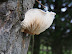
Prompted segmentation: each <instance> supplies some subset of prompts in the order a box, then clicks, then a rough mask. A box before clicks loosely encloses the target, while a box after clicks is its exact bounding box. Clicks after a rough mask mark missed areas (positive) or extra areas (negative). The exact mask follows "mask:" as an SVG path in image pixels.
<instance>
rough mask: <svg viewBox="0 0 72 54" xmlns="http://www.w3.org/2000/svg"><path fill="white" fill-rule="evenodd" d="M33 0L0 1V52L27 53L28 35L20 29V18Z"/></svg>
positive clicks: (5, 53) (31, 4) (9, 53)
mask: <svg viewBox="0 0 72 54" xmlns="http://www.w3.org/2000/svg"><path fill="white" fill-rule="evenodd" d="M34 2H35V0H1V1H0V54H27V51H28V46H29V42H30V36H28V35H27V34H26V35H25V34H24V33H22V32H21V31H20V28H21V25H20V22H21V21H20V20H21V18H22V19H24V14H25V12H26V11H27V10H28V9H31V8H33V5H34Z"/></svg>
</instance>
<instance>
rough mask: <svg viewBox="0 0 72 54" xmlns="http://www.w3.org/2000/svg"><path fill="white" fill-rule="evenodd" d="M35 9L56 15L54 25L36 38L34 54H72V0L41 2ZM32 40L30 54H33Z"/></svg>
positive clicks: (40, 0)
mask: <svg viewBox="0 0 72 54" xmlns="http://www.w3.org/2000/svg"><path fill="white" fill-rule="evenodd" d="M39 2H40V3H42V4H43V5H44V6H45V7H46V8H43V7H42V6H41V5H40V4H39V3H38V2H36V3H35V5H34V8H39V9H42V10H44V11H47V10H48V11H53V12H55V13H56V16H55V19H54V22H53V24H52V25H51V26H50V28H49V29H47V30H46V31H45V32H43V33H41V34H40V35H36V36H34V38H35V39H34V48H33V49H34V50H33V54H72V0H39ZM32 41H33V40H31V43H30V47H29V51H28V54H32V44H33V42H32Z"/></svg>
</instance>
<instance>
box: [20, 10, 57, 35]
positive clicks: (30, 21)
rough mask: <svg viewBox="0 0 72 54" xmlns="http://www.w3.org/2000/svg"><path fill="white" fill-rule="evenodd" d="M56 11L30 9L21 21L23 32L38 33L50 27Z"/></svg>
mask: <svg viewBox="0 0 72 54" xmlns="http://www.w3.org/2000/svg"><path fill="white" fill-rule="evenodd" d="M55 15H56V13H54V12H49V11H46V12H44V11H43V10H40V9H30V10H28V11H27V12H26V13H25V19H24V20H23V21H22V22H21V26H22V29H21V31H22V32H25V33H29V34H32V35H35V34H36V35H38V34H40V33H41V32H43V31H45V30H46V29H48V28H49V27H50V26H51V24H52V22H53V20H54V17H55Z"/></svg>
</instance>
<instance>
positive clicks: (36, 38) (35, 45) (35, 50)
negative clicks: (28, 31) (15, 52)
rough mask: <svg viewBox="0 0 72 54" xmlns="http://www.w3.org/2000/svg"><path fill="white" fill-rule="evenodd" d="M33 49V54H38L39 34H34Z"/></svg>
mask: <svg viewBox="0 0 72 54" xmlns="http://www.w3.org/2000/svg"><path fill="white" fill-rule="evenodd" d="M34 37H35V38H34V50H33V54H39V52H40V37H39V36H34Z"/></svg>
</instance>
